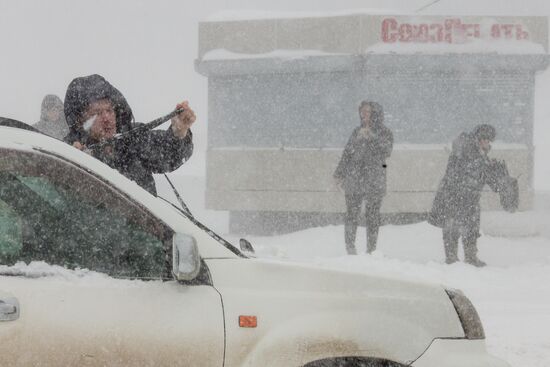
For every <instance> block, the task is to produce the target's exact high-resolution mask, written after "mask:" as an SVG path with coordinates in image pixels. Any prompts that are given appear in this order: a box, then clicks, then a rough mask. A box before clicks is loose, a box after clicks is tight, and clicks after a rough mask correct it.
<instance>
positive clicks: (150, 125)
mask: <svg viewBox="0 0 550 367" xmlns="http://www.w3.org/2000/svg"><path fill="white" fill-rule="evenodd" d="M183 111H185V109H183V108H178V109H176V110H174V111H172V112H170V113H169V114H168V115H165V116H162V117H159V118H158V119H155V120H153V121H150V122H147V123H145V124H143V125H140V126H138V127H136V128H134V129H132V130H128V131H126V132H124V133H119V134H115V136H113V137H112V138H110V139H107V140H104V141H102V142H100V143H97V144H93V145H90V146H89V147H88V148H89V149H91V148H95V147H102V146H104V145H107V144H111V143H113V142H115V141H117V140H118V139H120V138H122V137H124V136H128V135H132V134H134V133H137V132H141V131H147V130H153V129H154V128H156V127H159V126H160V125H162V124H164V123H165V122H166V121H168V120H170V119H172V117H175V116H176V115H178V114H180V113H182V112H183Z"/></svg>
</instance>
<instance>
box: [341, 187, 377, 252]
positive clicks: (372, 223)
mask: <svg viewBox="0 0 550 367" xmlns="http://www.w3.org/2000/svg"><path fill="white" fill-rule="evenodd" d="M345 196H346V209H347V210H346V216H345V218H344V234H345V241H346V248H348V249H353V251H355V236H356V234H357V225H358V224H359V213H360V212H361V205H362V204H363V202H365V216H366V219H367V252H369V253H370V252H372V251H374V250H376V242H377V240H378V229H379V228H380V207H381V206H382V198H376V199H374V200H366V199H367V195H366V194H361V193H353V192H346V195H345Z"/></svg>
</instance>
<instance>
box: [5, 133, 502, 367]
mask: <svg viewBox="0 0 550 367" xmlns="http://www.w3.org/2000/svg"><path fill="white" fill-rule="evenodd" d="M0 236H1V238H0V320H1V321H0V366H171V367H172V366H220V367H221V366H225V367H231V366H261V367H265V366H285V367H288V366H307V367H313V366H394V367H395V366H417V367H421V366H422V367H450V366H454V367H478V366H479V367H501V366H508V364H507V363H505V362H502V361H500V360H498V359H496V358H494V357H492V356H490V355H489V354H488V353H487V351H486V349H485V341H484V332H483V327H482V325H481V322H480V319H479V317H478V315H477V313H476V311H475V309H474V307H473V306H472V304H471V303H470V302H469V300H468V299H467V298H466V297H465V296H464V295H463V294H462V293H460V292H459V291H456V290H448V289H447V290H446V289H444V288H442V287H440V286H436V285H430V284H423V283H415V282H410V281H406V280H399V279H397V280H396V279H389V278H388V279H385V278H381V277H371V276H366V275H360V274H353V273H348V272H338V271H328V270H324V269H321V268H314V267H309V266H300V265H291V264H287V263H279V262H275V261H267V260H261V259H256V258H249V257H248V256H245V255H244V254H243V253H242V252H241V251H240V250H239V249H237V248H235V247H233V246H232V245H231V244H229V243H227V242H226V241H224V240H223V239H221V238H220V237H218V236H217V235H216V234H214V233H213V232H211V231H210V230H208V228H206V227H205V226H203V225H202V224H200V223H199V222H197V221H196V220H195V219H193V218H192V217H191V216H189V215H186V214H185V213H184V212H182V211H180V210H178V209H177V208H175V207H174V206H173V205H172V204H170V203H168V202H166V201H164V200H163V199H160V198H157V197H154V196H152V195H150V194H149V193H148V192H146V191H145V190H143V189H141V188H140V187H139V186H137V184H135V183H134V182H132V181H130V180H128V179H127V178H125V177H124V176H122V175H120V174H119V173H118V172H116V171H114V170H112V169H111V168H109V167H108V166H107V165H105V164H103V163H101V162H99V161H98V160H96V159H94V158H92V157H91V156H89V155H87V154H86V153H83V152H81V151H78V150H76V149H74V148H73V147H71V146H69V145H66V144H64V143H62V142H59V141H56V140H54V139H52V138H49V137H47V136H44V135H41V134H38V133H34V132H30V131H25V130H21V129H17V128H10V127H0Z"/></svg>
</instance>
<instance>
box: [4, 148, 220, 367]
mask: <svg viewBox="0 0 550 367" xmlns="http://www.w3.org/2000/svg"><path fill="white" fill-rule="evenodd" d="M113 174H117V173H116V172H114V171H113ZM172 236H173V232H172V231H171V229H170V228H168V227H167V226H166V225H164V224H163V223H161V222H160V221H159V220H158V219H156V218H154V217H153V216H152V215H151V214H150V213H149V212H148V211H147V210H146V208H143V207H141V206H140V205H139V203H135V202H132V201H131V200H130V199H128V198H127V197H126V196H125V195H124V194H122V193H120V192H119V191H117V190H115V189H113V188H112V187H110V186H109V185H107V184H105V183H104V182H103V181H101V180H100V179H98V178H97V177H96V176H94V175H93V174H91V173H89V172H87V171H86V170H84V169H81V168H79V167H76V166H74V165H72V164H70V163H68V162H66V161H64V160H62V159H60V158H56V157H53V156H50V155H47V154H44V153H40V152H32V151H29V150H27V151H18V150H14V149H10V150H7V149H1V148H0V365H1V366H36V365H40V366H70V365H71V366H72V365H79V366H107V365H109V366H222V365H223V354H224V330H223V328H224V324H223V311H222V305H221V299H220V295H219V294H218V293H217V292H216V290H215V289H214V288H213V287H212V286H211V284H210V280H209V276H208V271H207V269H206V267H205V266H203V269H202V271H201V274H200V275H199V277H198V278H197V279H196V280H194V281H193V282H190V283H189V284H184V283H181V282H177V281H174V280H173V278H172V277H171V274H170V266H171V265H170V262H171V238H172Z"/></svg>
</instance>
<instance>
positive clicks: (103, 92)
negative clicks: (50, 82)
mask: <svg viewBox="0 0 550 367" xmlns="http://www.w3.org/2000/svg"><path fill="white" fill-rule="evenodd" d="M101 99H109V100H110V101H111V103H112V104H113V108H114V110H115V114H116V129H117V133H122V132H126V131H128V130H130V129H131V128H132V122H133V119H134V118H133V114H132V109H131V108H130V106H129V105H128V102H127V101H126V98H124V96H123V95H122V93H120V91H119V90H118V89H116V88H115V87H113V86H112V85H111V84H110V83H109V82H108V81H107V80H105V78H103V77H102V76H101V75H98V74H93V75H88V76H83V77H79V78H75V79H73V80H72V81H71V83H70V84H69V86H68V87H67V93H66V95H65V108H64V109H65V119H66V120H67V124H68V125H69V130H70V132H69V135H68V136H67V138H66V139H65V140H67V142H68V143H73V142H74V141H85V140H86V139H87V134H86V132H85V131H84V130H83V128H82V121H80V118H81V116H82V114H83V113H84V112H85V111H86V108H87V107H88V105H89V104H90V103H92V102H94V101H98V100H101Z"/></svg>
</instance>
